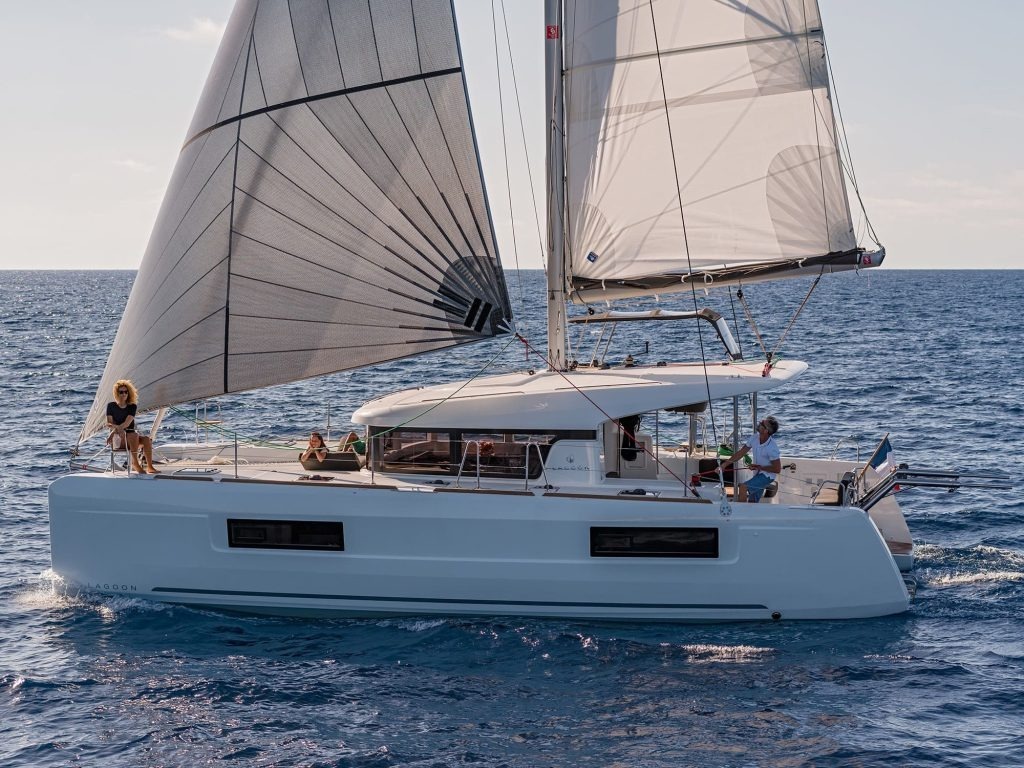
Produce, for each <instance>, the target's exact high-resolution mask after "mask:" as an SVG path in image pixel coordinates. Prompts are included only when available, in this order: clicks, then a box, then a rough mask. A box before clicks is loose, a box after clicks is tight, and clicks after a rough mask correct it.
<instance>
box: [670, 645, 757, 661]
mask: <svg viewBox="0 0 1024 768" xmlns="http://www.w3.org/2000/svg"><path fill="white" fill-rule="evenodd" d="M681 650H683V651H685V652H686V655H687V659H688V660H689V661H694V662H713V661H739V662H750V661H761V660H762V659H764V658H766V657H768V656H772V655H773V654H775V652H776V651H775V649H774V648H761V647H758V646H756V645H706V644H703V643H701V644H697V645H684V646H681Z"/></svg>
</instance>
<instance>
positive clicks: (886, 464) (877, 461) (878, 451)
mask: <svg viewBox="0 0 1024 768" xmlns="http://www.w3.org/2000/svg"><path fill="white" fill-rule="evenodd" d="M891 457H892V443H890V442H889V435H888V434H886V436H885V437H883V438H882V442H880V443H879V444H878V447H877V448H875V453H874V455H873V456H872V457H871V460H870V461H869V462H868V464H870V465H871V466H872V467H874V469H875V470H876V471H877V472H878V474H880V475H886V474H888V473H889V472H892V471H894V470H895V469H896V466H895V460H892V461H890V459H891ZM901 490H902V489H901V488H900V487H899V486H898V485H894V486H893V488H892V491H893V493H899V492H900V491H901Z"/></svg>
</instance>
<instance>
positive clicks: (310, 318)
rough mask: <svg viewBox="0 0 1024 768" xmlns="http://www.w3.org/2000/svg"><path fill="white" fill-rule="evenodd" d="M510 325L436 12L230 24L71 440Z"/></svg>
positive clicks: (242, 5)
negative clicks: (109, 409)
mask: <svg viewBox="0 0 1024 768" xmlns="http://www.w3.org/2000/svg"><path fill="white" fill-rule="evenodd" d="M510 316H511V311H510V306H509V301H508V295H507V291H506V287H505V283H504V277H503V275H502V271H501V267H500V263H499V261H498V256H497V252H496V247H495V238H494V235H493V230H492V226H491V221H490V216H489V213H488V209H487V202H486V199H485V195H484V189H483V181H482V177H481V172H480V168H479V162H478V157H477V150H476V144H475V137H474V135H473V131H472V125H471V118H470V113H469V107H468V102H467V98H466V88H465V81H464V78H463V72H462V60H461V55H460V51H459V46H458V39H457V36H456V30H455V23H454V14H453V10H452V5H451V2H450V0H415V1H414V2H409V0H369V1H367V0H362V1H361V2H334V1H333V0H332V2H301V3H298V2H293V3H284V2H279V1H278V0H242V1H241V2H239V3H238V5H237V6H236V8H235V10H234V12H233V14H232V16H231V19H230V21H229V23H228V26H227V29H226V31H225V33H224V38H223V40H222V42H221V45H220V49H219V51H218V53H217V58H216V61H215V63H214V66H213V69H212V71H211V73H210V76H209V79H208V81H207V83H206V87H205V90H204V91H203V94H202V98H201V100H200V103H199V106H198V108H197V110H196V114H195V117H194V118H193V121H192V125H191V127H190V128H189V131H188V135H187V139H186V142H185V145H184V147H183V149H182V150H181V154H180V157H179V158H178V162H177V165H176V167H175V170H174V174H173V177H172V179H171V182H170V186H169V188H168V190H167V194H166V197H165V199H164V202H163V205H162V207H161V209H160V213H159V216H158V218H157V221H156V224H155V227H154V229H153V233H152V235H151V238H150V242H149V245H148V248H147V250H146V253H145V256H144V258H143V261H142V265H141V267H140V270H139V274H138V277H137V279H136V281H135V285H134V287H133V289H132V293H131V296H130V298H129V301H128V306H127V308H126V310H125V313H124V316H123V318H122V321H121V326H120V328H119V330H118V333H117V337H116V339H115V342H114V346H113V349H112V351H111V353H110V357H109V359H108V361H107V366H106V369H105V370H104V373H103V378H102V381H101V383H100V386H99V391H98V393H97V396H96V400H95V402H94V403H93V406H92V409H91V411H90V414H89V417H88V420H87V423H86V425H85V427H84V428H83V431H82V436H81V439H84V438H86V437H88V436H89V435H91V434H93V433H95V432H96V431H97V430H99V429H100V427H101V425H102V422H103V418H104V404H105V402H106V401H107V400H109V398H110V387H111V385H112V383H113V381H115V380H116V379H118V378H122V377H128V378H131V379H133V380H134V382H135V383H136V385H137V386H138V387H139V389H140V390H141V400H140V407H141V408H142V409H143V410H145V409H147V408H153V407H157V406H162V405H168V404H173V403H180V402H185V401H188V400H193V399H197V398H203V397H209V396H212V395H217V394H221V393H224V392H237V391H241V390H246V389H252V388H255V387H261V386H267V385H272V384H279V383H283V382H289V381H294V380H298V379H303V378H307V377H311V376H316V375H320V374H326V373H330V372H333V371H338V370H344V369H350V368H355V367H359V366H363V365H368V364H371V363H376V362H381V361H384V360H391V359H396V358H400V357H405V356H408V355H413V354H417V353H420V352H426V351H429V350H436V349H441V348H444V347H449V346H452V345H455V344H460V343H464V342H469V341H474V340H478V339H482V338H487V337H490V336H492V335H495V334H497V333H501V332H503V330H504V323H503V322H502V321H503V320H505V319H507V318H509V317H510Z"/></svg>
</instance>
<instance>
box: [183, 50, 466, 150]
mask: <svg viewBox="0 0 1024 768" xmlns="http://www.w3.org/2000/svg"><path fill="white" fill-rule="evenodd" d="M246 68H248V63H247V64H246ZM461 72H462V67H448V68H447V69H438V70H434V71H433V72H423V73H420V74H417V75H407V76H406V77H397V78H395V79H393V80H386V81H382V82H379V83H367V84H365V85H355V86H352V87H351V88H339V89H337V90H334V91H328V92H326V93H318V94H316V95H315V96H303V97H302V98H300V99H289V100H288V101H282V102H279V103H277V104H271V105H269V106H266V107H260V108H259V109H253V110H250V111H249V112H243V113H241V114H238V115H235V116H234V117H229V118H228V119H226V120H221V121H220V122H219V123H214V124H213V125H211V126H210V127H209V128H204V129H203V130H201V131H200V132H199V133H197V134H195V135H194V136H192V137H191V138H190V139H188V140H187V141H186V142H185V143H184V144H183V145H182V147H181V148H182V149H185V147H187V146H188V145H189V144H191V143H192V142H194V141H195V140H196V139H199V138H201V137H203V136H205V135H206V134H208V133H212V132H213V131H216V130H218V129H219V128H224V127H225V126H228V125H232V124H234V123H240V122H242V121H243V120H247V119H248V118H250V117H258V116H259V115H265V114H267V113H268V112H277V111H278V110H282V109H288V108H289V107H297V106H301V105H303V104H310V103H312V102H316V101H323V100H324V99H333V98H336V97H339V96H349V95H351V94H353V93H363V92H366V91H374V90H377V89H379V88H387V87H388V86H392V85H402V84H404V83H413V82H416V81H417V80H432V79H434V78H436V77H447V76H448V75H457V74H461ZM242 92H243V93H244V92H245V89H244V88H243V89H242Z"/></svg>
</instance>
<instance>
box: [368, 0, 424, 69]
mask: <svg viewBox="0 0 1024 768" xmlns="http://www.w3.org/2000/svg"><path fill="white" fill-rule="evenodd" d="M412 5H413V3H412V2H411V0H374V2H373V3H371V5H370V15H371V16H372V18H373V36H374V40H375V42H376V43H377V56H378V57H379V58H380V70H381V77H382V78H383V79H384V80H394V79H397V78H400V77H409V76H411V75H418V74H420V72H421V71H422V70H421V69H420V57H419V51H418V49H417V46H416V25H415V24H414V23H413V16H412Z"/></svg>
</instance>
